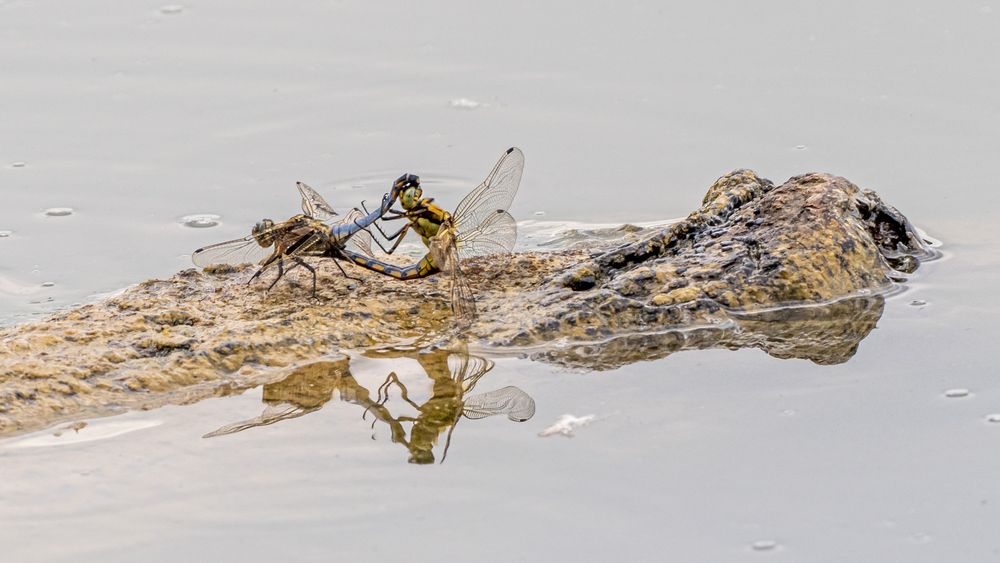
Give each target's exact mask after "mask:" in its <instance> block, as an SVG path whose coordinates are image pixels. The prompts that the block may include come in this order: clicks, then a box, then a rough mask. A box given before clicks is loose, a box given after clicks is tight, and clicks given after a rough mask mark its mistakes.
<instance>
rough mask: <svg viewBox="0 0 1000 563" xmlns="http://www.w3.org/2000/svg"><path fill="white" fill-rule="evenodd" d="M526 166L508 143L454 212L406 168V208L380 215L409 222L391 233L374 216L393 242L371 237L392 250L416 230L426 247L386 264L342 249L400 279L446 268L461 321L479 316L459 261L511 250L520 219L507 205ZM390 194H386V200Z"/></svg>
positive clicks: (403, 192)
mask: <svg viewBox="0 0 1000 563" xmlns="http://www.w3.org/2000/svg"><path fill="white" fill-rule="evenodd" d="M523 171H524V153H522V152H521V150H520V149H518V148H517V147H511V148H509V149H507V150H506V151H504V154H503V155H502V156H501V157H500V160H499V161H498V162H497V163H496V165H495V166H494V167H493V170H492V171H491V172H490V173H489V175H488V176H487V177H486V179H485V180H483V182H482V183H481V184H479V186H477V187H476V188H475V189H474V190H472V191H471V192H470V193H469V194H468V195H466V196H465V198H463V199H462V201H461V202H459V204H458V206H457V207H456V208H455V211H454V212H452V213H449V212H447V211H445V210H444V209H442V208H441V207H439V206H437V205H436V204H435V203H434V199H433V198H425V197H423V190H422V188H421V187H420V178H419V177H418V176H416V175H414V174H404V175H403V176H400V177H399V179H397V180H396V182H395V184H394V185H399V186H403V187H402V188H401V190H400V192H399V194H398V199H399V202H400V205H401V206H402V207H403V209H402V210H396V209H391V208H390V209H388V210H387V211H386V212H385V213H384V214H383V216H382V220H383V221H392V220H397V219H405V220H407V223H406V224H404V225H403V226H402V227H401V228H400V229H399V230H398V231H396V232H395V233H392V234H387V233H386V232H385V231H384V230H383V229H382V227H381V226H379V224H378V223H377V222H372V223H371V224H370V225H374V226H375V227H376V229H378V231H379V232H380V233H381V234H382V236H384V237H385V238H386V240H388V241H392V240H395V242H394V243H393V244H392V246H391V247H390V248H385V247H384V246H383V245H382V244H381V243H380V242H379V241H378V240H375V239H372V240H374V242H375V243H376V244H378V246H379V247H380V248H381V249H382V250H383V251H384V252H385V253H387V254H392V253H393V252H394V251H395V250H396V248H397V247H398V246H399V243H400V242H401V241H402V240H403V236H404V235H405V234H406V232H407V231H408V230H413V231H416V233H417V234H418V235H420V238H421V240H422V241H423V243H424V245H425V246H427V248H428V253H427V254H426V255H425V256H424V257H423V258H421V259H420V260H419V261H417V262H416V263H414V264H411V265H409V266H405V267H401V266H396V265H393V264H388V263H386V262H384V261H382V260H379V259H377V258H375V257H374V256H373V255H372V253H371V252H364V251H362V252H358V251H356V250H353V249H346V250H344V251H343V252H342V255H343V256H345V257H346V258H348V259H350V260H351V261H353V262H354V263H355V264H358V265H359V266H362V267H364V268H367V269H369V270H373V271H375V272H378V273H380V274H384V275H387V276H391V277H393V278H396V279H400V280H409V279H416V278H423V277H427V276H430V275H433V274H436V273H439V272H445V273H446V274H447V275H448V276H449V278H450V279H451V289H450V297H451V308H452V311H453V312H454V314H455V316H456V318H457V319H458V320H459V322H460V323H461V324H463V325H468V324H469V323H471V321H473V320H474V319H475V318H476V301H475V297H474V295H473V293H472V290H471V288H470V287H469V284H468V280H466V278H465V276H464V275H463V273H462V268H461V265H460V262H461V261H462V260H465V259H467V258H470V257H473V256H482V255H487V254H507V253H510V251H511V250H512V249H513V248H514V243H515V242H516V240H517V222H516V221H515V220H514V218H513V217H512V216H511V215H510V213H508V212H507V209H508V208H509V207H510V204H511V203H512V202H513V201H514V196H515V195H516V194H517V188H518V186H519V185H520V183H521V174H522V172H523ZM386 199H387V198H383V203H384V202H385V201H386ZM366 211H367V209H366ZM367 227H368V225H366V228H367ZM366 242H367V239H366Z"/></svg>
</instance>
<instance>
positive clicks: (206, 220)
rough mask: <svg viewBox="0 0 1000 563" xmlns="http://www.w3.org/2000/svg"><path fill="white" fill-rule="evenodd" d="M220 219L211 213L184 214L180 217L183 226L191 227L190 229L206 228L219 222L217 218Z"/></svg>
mask: <svg viewBox="0 0 1000 563" xmlns="http://www.w3.org/2000/svg"><path fill="white" fill-rule="evenodd" d="M220 219H222V217H221V216H219V215H213V214H211V213H196V214H194V215H185V216H184V217H181V224H182V225H184V226H185V227H191V228H192V229H207V228H208V227H214V226H216V225H218V224H219V220H220Z"/></svg>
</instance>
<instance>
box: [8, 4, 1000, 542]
mask: <svg viewBox="0 0 1000 563" xmlns="http://www.w3.org/2000/svg"><path fill="white" fill-rule="evenodd" d="M998 18H1000V6H995V5H993V4H992V3H991V2H989V1H985V2H968V3H952V4H938V5H933V6H932V5H927V6H914V5H913V4H912V3H903V2H898V3H883V4H879V5H877V6H872V5H865V6H862V5H856V6H853V5H851V6H843V5H837V4H829V3H828V4H823V5H819V4H817V5H814V6H804V5H802V4H801V3H793V2H779V3H771V4H769V5H767V6H761V5H754V4H742V3H717V4H713V5H706V6H702V7H695V6H683V7H680V6H677V7H670V6H662V5H660V4H658V3H628V4H616V5H614V6H613V7H611V6H604V5H600V4H594V5H581V4H579V3H564V4H545V5H538V4H536V3H514V4H512V3H509V2H508V3H494V4H488V5H487V4H477V3H465V4H451V3H437V4H427V3H421V4H419V5H416V4H415V5H412V6H411V5H409V4H403V3H390V4H379V5H375V4H372V3H365V2H331V3H323V4H312V5H304V6H295V7H285V6H280V5H278V4H266V3H258V4H248V3H246V2H228V3H227V2H213V3H198V4H184V5H162V6H160V5H156V4H152V5H145V6H144V5H137V4H132V3H126V2H120V1H111V0H109V1H104V2H96V3H95V2H89V3H79V4H67V5H61V6H59V7H58V9H57V8H55V7H51V6H49V5H44V4H42V5H39V4H37V3H30V2H23V1H18V0H8V1H4V2H0V47H2V49H0V68H2V69H3V84H4V87H3V88H2V89H0V123H2V124H3V126H2V127H0V194H2V203H3V205H2V206H0V257H2V260H0V322H2V323H4V324H10V323H17V322H24V321H27V320H30V319H33V318H36V317H38V316H40V315H43V314H45V313H46V312H48V311H51V310H54V309H57V308H61V307H66V306H69V305H71V304H72V303H76V302H84V301H90V300H93V299H97V298H98V297H99V296H101V295H104V294H108V293H110V292H114V291H117V290H119V289H120V288H122V287H125V286H127V285H130V284H133V283H137V282H139V281H141V280H144V279H147V278H150V277H158V276H160V277H162V276H167V275H170V274H172V273H173V272H175V271H177V270H178V269H181V268H186V267H189V265H190V258H189V254H190V251H191V250H192V249H194V248H196V247H198V246H201V245H203V244H206V243H210V242H215V241H219V240H223V239H227V238H233V237H236V236H242V235H244V234H246V232H247V229H248V228H249V226H251V225H252V224H253V223H255V222H256V221H257V220H259V219H260V218H261V217H262V216H272V217H285V216H288V215H291V214H292V213H294V212H295V211H296V208H297V198H296V195H295V192H294V182H295V181H296V180H302V181H306V182H308V183H309V184H310V185H312V186H314V187H315V188H317V189H318V190H319V191H321V192H322V193H323V194H324V195H325V196H327V198H328V199H329V200H330V202H331V203H333V204H334V205H335V206H336V207H338V208H347V207H352V206H354V205H357V203H358V202H359V201H360V200H362V199H367V200H368V201H376V200H377V198H378V197H379V196H380V195H381V193H382V192H384V191H385V189H386V187H387V186H388V182H389V181H391V180H392V179H393V178H395V177H396V176H398V175H399V174H400V173H402V172H404V171H411V172H414V173H418V174H420V175H421V177H422V178H423V179H424V181H425V187H426V189H427V190H428V192H429V193H430V192H431V191H433V193H434V195H435V196H436V197H437V198H438V201H439V202H440V203H442V204H444V206H445V207H450V206H452V205H454V203H455V202H457V201H458V199H459V198H460V197H461V195H462V194H463V193H464V192H465V191H466V190H468V189H469V188H470V187H471V186H472V185H473V184H474V183H475V182H477V181H478V180H479V179H480V178H481V177H482V176H483V174H484V173H485V172H486V171H487V170H488V168H489V166H490V165H491V164H492V163H493V162H494V161H495V158H496V156H497V154H499V151H501V150H502V149H503V148H505V147H507V146H510V145H518V146H519V147H521V148H522V149H523V150H524V151H525V154H526V156H527V166H526V171H525V175H524V181H523V183H522V186H521V190H520V192H519V194H518V198H517V200H516V201H515V204H514V206H513V209H512V213H513V214H514V216H515V217H517V218H518V219H521V220H529V219H530V220H532V221H536V222H535V223H526V224H524V228H523V229H522V230H523V231H524V233H525V236H524V237H522V241H521V244H523V245H525V246H526V247H533V246H538V245H542V244H544V243H545V242H546V241H548V240H552V239H554V238H558V237H565V236H568V235H565V234H561V233H560V228H558V226H559V225H560V224H563V223H565V222H568V221H575V222H582V223H588V224H589V223H620V222H623V221H632V222H653V221H663V220H667V219H670V218H673V217H679V216H683V215H685V214H686V213H687V212H689V211H691V210H692V209H694V208H695V207H696V206H697V205H698V204H699V202H700V198H701V197H702V195H703V193H704V190H705V188H706V187H707V186H708V185H709V184H710V183H711V182H712V181H713V180H714V179H715V178H716V177H718V176H719V175H721V174H723V173H725V172H727V171H729V170H731V169H733V168H737V167H751V168H754V169H755V170H757V171H758V172H759V173H761V174H762V175H764V176H767V177H770V178H772V179H773V180H775V181H783V180H784V179H785V178H787V177H788V176H790V175H793V174H798V173H802V172H807V171H813V170H819V171H829V172H833V173H837V174H840V175H843V176H846V177H847V178H849V179H851V180H852V181H854V182H855V183H858V184H860V185H862V186H865V187H869V188H874V189H876V190H878V192H879V193H880V194H881V195H882V196H883V197H884V198H885V199H886V201H888V202H889V203H891V204H893V205H895V206H897V207H898V208H899V209H900V210H902V211H903V212H904V213H906V214H907V215H908V216H909V217H910V218H911V219H912V220H913V221H914V222H915V223H917V224H918V225H919V226H921V227H922V228H924V229H925V230H926V231H927V232H928V234H929V235H931V236H932V237H935V238H938V239H941V240H942V241H944V246H943V248H942V250H943V252H944V254H945V255H944V257H943V259H941V260H938V261H935V262H932V263H929V264H926V265H925V266H923V267H922V268H921V269H920V270H919V271H918V272H917V274H916V275H915V276H914V278H913V279H911V280H910V282H908V283H907V284H906V286H905V291H903V292H902V293H899V294H896V295H893V296H891V297H889V298H888V299H887V301H886V303H885V307H884V311H883V313H882V316H881V319H880V320H879V322H878V329H877V330H874V331H873V332H872V333H871V334H869V335H868V337H867V338H865V339H864V340H863V341H862V342H861V344H860V346H859V348H858V351H857V354H856V355H855V356H854V357H853V358H852V359H851V360H850V361H848V362H846V363H843V364H839V365H833V366H819V365H816V364H813V363H811V362H807V361H803V360H779V359H776V358H772V357H770V356H767V355H765V354H764V353H763V352H760V351H757V350H741V351H738V352H731V351H722V350H708V351H689V352H683V353H678V354H674V355H671V356H669V357H667V358H665V359H661V360H657V361H654V362H645V363H638V364H633V365H629V366H626V367H623V368H620V369H617V370H613V371H607V372H593V373H582V372H571V371H564V370H559V369H553V368H552V367H551V366H548V365H545V364H541V363H534V362H530V361H526V360H523V359H518V358H517V357H498V358H484V359H482V360H481V362H482V363H485V364H491V363H495V365H493V367H492V368H491V369H490V370H488V371H485V372H483V373H482V374H480V375H479V377H478V379H477V381H476V383H475V386H474V387H475V388H474V389H471V390H462V391H461V392H459V391H457V390H456V388H455V385H454V381H455V380H456V373H463V371H462V369H461V368H460V364H458V363H456V361H457V360H455V359H451V360H450V361H451V364H450V365H448V362H447V361H445V366H444V367H442V365H441V361H436V363H435V364H434V366H433V367H431V369H430V370H428V366H426V365H423V364H421V362H420V358H419V357H414V356H410V357H385V356H382V357H371V355H368V356H366V355H361V354H358V355H353V356H351V357H350V358H349V360H347V361H346V365H342V364H337V365H333V366H326V367H324V366H314V369H316V370H321V371H322V373H323V374H325V375H322V376H316V377H310V378H306V379H307V381H306V383H303V382H301V381H297V380H295V379H292V378H289V379H286V380H282V381H276V382H274V383H272V384H269V385H268V386H265V387H263V388H259V389H256V390H253V391H250V392H246V393H243V394H238V395H234V396H229V397H221V398H217V399H210V400H206V401H202V402H199V403H196V404H193V405H187V406H175V407H166V408H160V409H156V410H152V411H146V412H131V413H127V414H123V415H121V416H117V417H111V418H103V419H95V420H89V421H86V422H87V424H86V425H81V424H77V425H75V426H73V425H60V426H59V427H57V428H54V429H50V430H47V431H45V432H42V433H38V434H35V435H29V436H21V437H17V438H14V439H9V440H5V441H3V442H0V468H2V470H0V471H2V476H3V478H2V479H0V543H2V544H3V545H4V556H3V558H4V559H8V558H9V559H10V560H11V561H29V560H44V561H55V560H62V561H81V560H92V561H134V560H145V561H166V560H178V559H194V560H273V559H275V558H278V557H280V558H283V559H289V560H317V561H327V560H331V559H338V560H339V559H343V560H348V559H355V560H374V559H386V560H388V559H398V558H407V559H409V560H428V559H431V558H443V557H445V558H452V557H475V558H476V559H480V560H483V559H485V560H487V561H494V560H509V559H514V560H528V561H531V560H547V561H563V560H565V561H603V560H612V559H615V560H617V559H632V560H638V561H663V560H683V561H738V560H744V559H746V560H750V559H753V560H763V559H773V560H787V561H831V560H851V561H886V560H899V561H945V560H947V561H992V560H996V559H997V558H1000V539H998V537H1000V536H998V535H997V534H996V530H997V529H998V528H1000V480H997V479H996V475H997V474H998V471H1000V454H998V453H997V452H998V451H1000V450H998V448H997V445H998V444H1000V424H997V423H996V420H997V419H998V415H997V413H998V412H1000V386H998V385H997V384H996V375H997V368H996V361H995V358H994V357H993V354H992V350H993V348H994V347H995V340H996V338H997V329H996V326H995V324H996V323H995V319H996V318H998V317H997V313H998V312H1000V311H998V309H1000V300H998V298H997V297H996V294H995V291H994V288H995V287H996V286H997V282H1000V236H998V235H997V231H996V228H995V227H994V226H993V225H994V222H993V221H992V219H993V217H995V215H996V211H995V209H996V208H997V205H998V203H1000V196H998V193H1000V181H998V180H997V179H996V176H995V174H993V172H992V166H991V163H992V160H993V159H994V158H995V155H996V154H997V153H998V149H1000V144H998V140H997V135H996V131H998V130H1000V101H998V100H1000V59H997V57H995V53H997V52H1000V20H998ZM67 211H68V212H67ZM538 213H543V214H544V215H538ZM539 220H544V221H546V223H537V221H539ZM209 223H217V224H215V225H210V224H209ZM191 227H201V228H191ZM581 228H583V229H585V227H581ZM582 232H586V231H585V230H584V231H582ZM570 238H572V237H570ZM567 240H568V239H567ZM563 242H565V241H563ZM332 361H333V360H331V362H332ZM477 362H479V361H475V362H473V363H474V364H477ZM425 363H427V362H425ZM432 363H433V362H432ZM445 368H447V369H445ZM469 369H472V372H476V371H477V369H476V368H468V367H467V368H466V369H465V371H464V373H465V374H466V375H468V374H469V373H470V372H469ZM323 370H325V371H323ZM390 373H395V374H396V380H397V381H396V382H393V381H392V379H391V378H389V374H390ZM293 377H294V376H293ZM387 378H388V379H387ZM387 381H388V385H387V387H385V389H386V390H387V392H388V396H389V399H388V402H386V403H384V405H382V406H377V407H376V406H373V405H372V404H369V403H368V402H366V401H369V402H371V403H374V404H376V405H377V403H378V402H379V399H380V397H379V396H378V390H379V388H380V386H382V385H383V383H386V382H387ZM352 382H353V383H352ZM449 386H451V387H450V388H451V391H449ZM404 388H405V389H406V391H407V398H408V399H409V400H410V401H412V404H410V402H408V401H407V400H405V399H404V398H403V397H402V390H403V389H404ZM509 388H514V389H517V390H518V391H519V392H520V393H515V392H513V391H503V390H505V389H509ZM465 392H468V395H467V396H468V397H470V398H471V397H475V396H479V397H480V398H479V399H475V400H474V401H472V403H471V404H472V405H473V406H479V407H480V408H486V407H483V405H484V404H489V405H494V406H492V407H491V408H488V409H486V410H495V411H497V412H496V413H495V414H494V416H488V417H485V418H475V417H474V414H475V409H471V408H470V410H469V411H468V413H467V412H465V405H467V404H469V402H468V401H465V403H463V404H462V405H461V406H458V404H457V403H456V402H455V401H454V400H453V399H454V398H455V396H456V393H465ZM490 393H494V394H493V395H490ZM366 394H367V396H366ZM484 395H485V398H483V396H484ZM435 397H437V399H440V400H435ZM525 397H528V398H530V400H531V401H533V402H534V414H533V416H531V417H530V418H528V419H527V420H525V421H523V422H519V421H517V420H520V418H524V417H525V416H526V414H524V413H526V412H527V411H526V410H525V409H526V407H525V405H526V401H527V399H525ZM476 401H480V402H479V403H477V402H476ZM504 401H507V402H508V403H509V404H510V405H514V407H509V405H508V407H509V410H504V408H508V407H497V406H495V405H496V404H497V403H504ZM427 405H431V406H432V407H434V408H426V409H425V410H426V411H427V412H428V413H429V414H426V416H425V417H424V418H422V419H421V418H420V416H421V414H424V411H422V410H420V407H425V406H427ZM517 405H520V410H518V409H517V408H515V407H516V406H517ZM368 407H372V408H368ZM366 408H367V409H368V410H367V412H366ZM380 409H384V411H383V410H380ZM511 412H515V413H521V416H520V417H518V416H514V419H517V420H512V419H511V418H510V416H508V414H509V413H511ZM470 415H471V416H470ZM565 415H572V417H571V418H566V417H565ZM448 417H451V418H450V419H449V418H448ZM588 417H590V418H588ZM445 420H451V421H456V420H457V421H458V422H457V423H455V424H451V425H448V424H444V422H442V421H445ZM265 422H269V424H264V423H265ZM241 423H242V424H241ZM421 423H422V424H423V426H418V424H421ZM234 425H236V426H234ZM560 425H561V426H560ZM243 426H246V428H242V427H243ZM415 427H416V428H417V431H414V428H415ZM235 429H239V431H234V430H235ZM394 429H395V430H394ZM400 429H401V431H402V432H403V433H404V436H405V440H397V441H395V442H394V441H393V440H392V436H393V432H394V431H395V432H398V431H400ZM563 429H567V431H566V432H562V430H563ZM219 430H221V431H222V432H219V433H218V434H217V435H215V436H213V437H207V438H206V437H203V436H205V435H206V434H210V433H213V432H215V431H219ZM425 430H426V432H427V434H426V435H425V434H421V432H423V431H425ZM227 431H229V432H227ZM55 434H58V436H56V435H55ZM540 434H542V435H544V436H540ZM567 434H572V436H573V437H572V438H570V437H568V436H567ZM415 436H416V437H419V439H417V438H416V437H415ZM421 440H424V442H421ZM425 442H426V445H428V446H430V444H432V443H433V446H431V447H430V449H429V450H428V449H427V448H423V447H417V446H422V445H424V444H425ZM414 444H416V445H414ZM446 445H447V449H448V451H447V457H446V458H445V452H444V449H445V446H446ZM428 451H429V453H428ZM430 457H433V461H434V462H435V463H434V464H427V465H423V466H421V465H418V464H414V463H407V461H408V460H411V459H419V460H422V461H429V460H430ZM442 460H443V461H444V462H443V463H441V461H442Z"/></svg>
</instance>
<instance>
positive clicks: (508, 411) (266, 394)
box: [203, 347, 535, 464]
mask: <svg viewBox="0 0 1000 563" xmlns="http://www.w3.org/2000/svg"><path fill="white" fill-rule="evenodd" d="M366 355H369V356H371V355H374V357H379V358H411V359H415V360H416V361H417V362H418V363H419V364H420V366H421V367H422V368H423V370H424V372H425V373H426V375H427V378H428V379H429V381H427V380H422V381H421V384H419V385H418V387H420V388H425V387H426V384H427V383H431V385H430V389H431V396H430V397H428V398H426V399H425V400H424V402H423V403H422V404H418V403H416V402H414V401H413V400H411V399H410V397H409V391H408V389H407V388H406V385H405V384H404V383H403V382H402V381H401V380H400V378H399V377H398V376H397V375H396V373H395V372H390V373H389V375H388V376H387V377H386V379H385V382H384V383H382V385H380V386H379V387H378V389H377V391H374V392H373V391H370V390H369V389H368V388H367V387H365V386H363V385H361V384H360V383H359V382H358V380H357V379H355V377H354V376H353V375H352V373H351V369H350V359H348V358H344V359H340V360H333V361H331V360H321V361H317V362H313V363H311V364H305V365H302V366H299V367H298V368H296V369H295V370H293V371H292V372H291V373H289V374H288V376H287V377H285V378H284V379H283V380H281V381H278V382H273V383H267V384H265V385H264V388H263V392H262V397H261V399H262V401H263V403H264V409H263V412H261V413H260V415H258V416H256V417H253V418H250V419H247V420H240V421H238V422H234V423H231V424H226V425H225V426H222V427H221V428H219V429H217V430H215V431H213V432H209V433H208V434H205V435H204V436H203V437H204V438H215V437H219V436H225V435H229V434H235V433H237V432H242V431H244V430H249V429H251V428H257V427H260V426H267V425H270V424H275V423H279V422H282V421H285V420H290V419H293V418H298V417H301V416H304V415H307V414H309V413H312V412H315V411H318V410H320V409H321V408H323V407H324V405H326V404H327V403H328V402H329V401H331V400H332V399H333V398H334V397H337V398H339V399H340V400H341V401H343V402H345V403H351V404H355V405H358V406H359V407H364V411H363V413H362V418H366V417H367V415H368V414H369V413H371V414H372V416H373V417H374V420H373V421H372V427H373V428H374V425H375V424H376V423H377V422H383V423H385V424H386V426H387V427H388V429H389V433H390V437H391V440H392V442H394V443H399V444H402V445H403V446H404V447H406V449H407V450H408V451H409V454H410V455H409V461H410V462H411V463H420V464H424V463H432V462H433V461H434V457H435V456H434V452H433V448H434V447H435V446H436V445H437V444H438V442H439V439H440V437H441V436H442V435H443V436H445V445H444V449H443V453H442V455H441V462H444V460H445V458H446V457H447V456H448V450H449V448H450V446H451V439H452V433H453V432H454V430H455V427H456V426H457V425H458V423H459V422H460V421H461V419H462V418H467V419H469V420H479V419H483V418H487V417H490V416H498V415H503V416H506V418H507V419H508V420H510V421H512V422H525V421H527V420H529V419H531V418H532V417H533V416H534V415H535V400H534V399H532V398H531V396H530V395H528V394H527V393H525V392H524V391H523V390H521V389H519V388H518V387H514V386H507V387H502V388H500V389H494V390H492V391H486V392H482V393H473V390H474V389H475V388H476V386H477V384H479V383H480V380H482V378H483V376H485V375H486V374H487V373H488V372H489V371H490V370H492V369H493V366H494V364H493V362H492V361H490V360H488V359H486V358H481V357H478V356H475V355H470V354H469V352H468V348H467V347H462V348H459V349H456V350H453V351H449V350H434V351H431V352H420V353H413V352H402V351H398V350H384V351H378V350H373V351H370V353H368V354H366ZM392 386H396V387H398V394H399V397H400V399H401V400H402V402H403V403H404V404H405V405H407V406H408V407H409V408H412V409H414V410H415V413H414V414H412V415H402V414H393V412H392V411H390V409H389V406H393V407H395V406H397V405H398V406H402V404H400V403H395V402H394V403H393V404H392V405H389V394H390V391H391V387H392ZM373 395H374V396H373ZM394 410H396V409H395V408H394ZM407 410H408V409H407ZM407 425H409V431H407Z"/></svg>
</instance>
